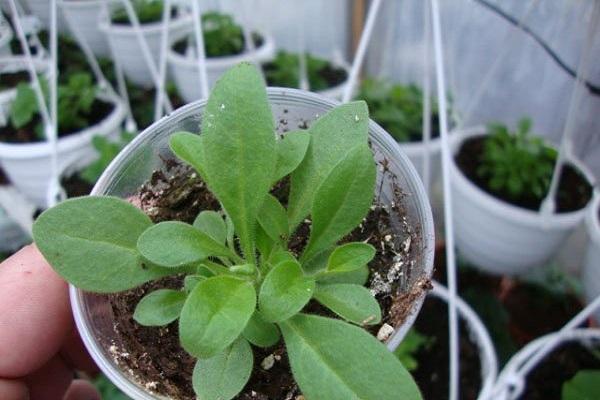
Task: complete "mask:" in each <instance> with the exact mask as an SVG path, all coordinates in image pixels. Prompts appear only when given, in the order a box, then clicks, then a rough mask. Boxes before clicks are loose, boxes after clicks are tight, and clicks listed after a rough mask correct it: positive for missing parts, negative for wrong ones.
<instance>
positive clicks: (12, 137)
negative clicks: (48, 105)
mask: <svg viewBox="0 0 600 400" xmlns="http://www.w3.org/2000/svg"><path fill="white" fill-rule="evenodd" d="M114 108H115V106H114V104H112V103H107V102H104V101H102V100H99V99H96V100H95V101H94V103H93V104H92V108H91V110H90V112H89V114H88V116H87V118H88V124H87V126H85V127H82V128H78V129H74V128H70V127H69V129H61V127H60V126H59V128H58V129H59V132H58V137H65V136H69V135H73V134H75V133H78V132H81V131H82V130H84V129H87V128H89V127H91V126H94V125H96V124H98V123H100V122H102V121H103V120H104V119H105V118H106V117H108V116H109V115H110V113H111V112H112V111H113V109H114ZM45 140H46V139H45V137H44V134H43V125H42V120H41V117H40V116H39V115H36V116H35V117H34V118H33V119H32V120H31V121H30V122H29V123H28V124H27V125H25V126H23V127H21V128H19V129H15V128H13V126H12V125H11V124H10V123H9V124H8V125H5V126H0V142H5V143H35V142H42V141H45Z"/></svg>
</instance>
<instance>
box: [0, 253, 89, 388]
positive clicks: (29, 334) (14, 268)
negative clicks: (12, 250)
mask: <svg viewBox="0 0 600 400" xmlns="http://www.w3.org/2000/svg"><path fill="white" fill-rule="evenodd" d="M75 370H82V371H87V372H95V371H97V368H96V366H95V365H94V363H93V361H92V360H91V358H90V357H89V355H88V354H87V352H86V350H85V348H84V346H83V344H82V342H81V339H80V338H79V334H78V333H77V329H76V328H75V324H74V321H73V317H72V315H71V307H70V304H69V293H68V286H67V284H66V282H65V281H63V280H62V279H61V278H60V277H59V276H58V275H57V274H56V273H55V272H54V271H53V270H52V268H51V267H50V266H49V265H48V263H47V262H46V260H44V257H43V256H42V255H41V254H40V252H39V251H38V250H37V248H36V247H35V245H30V246H26V247H24V248H23V249H21V250H20V251H19V252H18V253H16V254H15V255H13V256H12V257H10V258H8V259H7V260H5V261H4V262H3V263H2V264H0V399H2V400H61V399H64V400H80V399H81V400H100V395H99V394H98V392H97V391H96V389H95V388H94V387H93V386H92V385H91V384H90V383H89V382H87V381H84V380H74V379H73V378H74V371H75Z"/></svg>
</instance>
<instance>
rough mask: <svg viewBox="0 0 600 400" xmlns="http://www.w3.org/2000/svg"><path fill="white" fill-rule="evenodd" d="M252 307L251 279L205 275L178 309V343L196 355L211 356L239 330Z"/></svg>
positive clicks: (254, 297) (233, 337) (253, 294)
mask: <svg viewBox="0 0 600 400" xmlns="http://www.w3.org/2000/svg"><path fill="white" fill-rule="evenodd" d="M255 308H256V292H255V291H254V287H253V286H252V283H250V282H247V281H244V280H241V279H238V278H234V277H232V276H230V275H221V276H216V277H214V278H208V279H206V280H204V281H203V282H200V283H199V284H198V285H196V287H195V288H194V290H193V291H192V292H191V293H190V294H189V296H188V298H187V300H186V302H185V304H184V306H183V309H182V310H181V316H180V317H179V339H180V341H181V345H182V346H183V348H184V349H185V350H186V351H187V352H188V353H190V354H191V355H193V356H195V357H198V358H210V357H213V356H214V355H216V354H217V353H219V352H221V351H222V350H224V349H225V348H226V347H227V346H229V345H230V344H231V343H233V341H234V340H235V339H236V338H237V337H238V336H239V335H240V334H241V333H242V331H243V330H244V328H245V327H246V324H247V323H248V320H249V319H250V317H251V316H252V314H253V313H254V310H255Z"/></svg>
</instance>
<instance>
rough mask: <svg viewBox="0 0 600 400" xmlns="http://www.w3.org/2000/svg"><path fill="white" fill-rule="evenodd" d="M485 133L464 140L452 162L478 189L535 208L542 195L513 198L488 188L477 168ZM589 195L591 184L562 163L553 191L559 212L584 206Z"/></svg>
mask: <svg viewBox="0 0 600 400" xmlns="http://www.w3.org/2000/svg"><path fill="white" fill-rule="evenodd" d="M485 140H486V137H485V136H483V137H474V138H470V139H467V140H465V142H464V143H463V144H462V146H461V148H460V149H459V152H458V154H457V155H456V156H455V160H456V163H457V165H458V167H459V168H460V170H461V171H462V172H463V173H464V174H465V175H466V177H467V178H469V180H470V181H471V182H473V183H474V184H475V185H477V186H478V187H479V188H480V189H481V190H483V191H485V192H487V193H489V194H491V195H492V196H494V197H496V198H499V199H500V200H503V201H506V202H507V203H510V204H513V205H515V206H517V207H522V208H526V209H529V210H534V211H537V210H539V208H540V205H541V203H542V200H543V199H540V198H535V197H523V198H521V199H519V200H518V201H515V200H513V199H512V198H511V197H510V195H509V194H508V193H504V192H500V193H498V192H496V191H493V190H492V189H490V188H489V187H488V185H487V182H486V181H485V180H484V179H482V178H481V177H480V176H479V174H478V173H477V170H478V169H479V166H480V165H481V161H482V159H481V158H482V156H483V149H484V143H485ZM591 197H592V186H591V185H590V183H589V182H588V181H587V179H586V178H585V176H584V175H583V174H582V173H581V172H580V171H579V170H578V169H577V168H576V167H575V166H573V165H571V164H565V166H564V167H563V170H562V171H561V176H560V181H559V185H558V191H557V193H556V199H555V201H556V209H557V211H558V212H559V213H564V212H570V211H576V210H580V209H582V208H584V207H585V206H586V205H587V204H588V202H589V201H590V199H591Z"/></svg>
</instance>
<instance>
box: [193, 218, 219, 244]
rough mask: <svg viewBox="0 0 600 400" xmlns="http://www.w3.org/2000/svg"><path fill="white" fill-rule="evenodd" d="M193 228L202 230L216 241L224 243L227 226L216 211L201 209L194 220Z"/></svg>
mask: <svg viewBox="0 0 600 400" xmlns="http://www.w3.org/2000/svg"><path fill="white" fill-rule="evenodd" d="M193 225H194V228H196V229H198V230H199V231H200V232H204V233H205V234H207V235H208V236H210V237H211V238H212V239H214V240H215V241H216V242H218V243H220V244H225V241H226V240H227V226H225V221H224V220H223V217H222V216H221V214H219V213H218V212H216V211H202V212H201V213H200V214H198V216H197V217H196V219H195V220H194V224H193Z"/></svg>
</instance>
